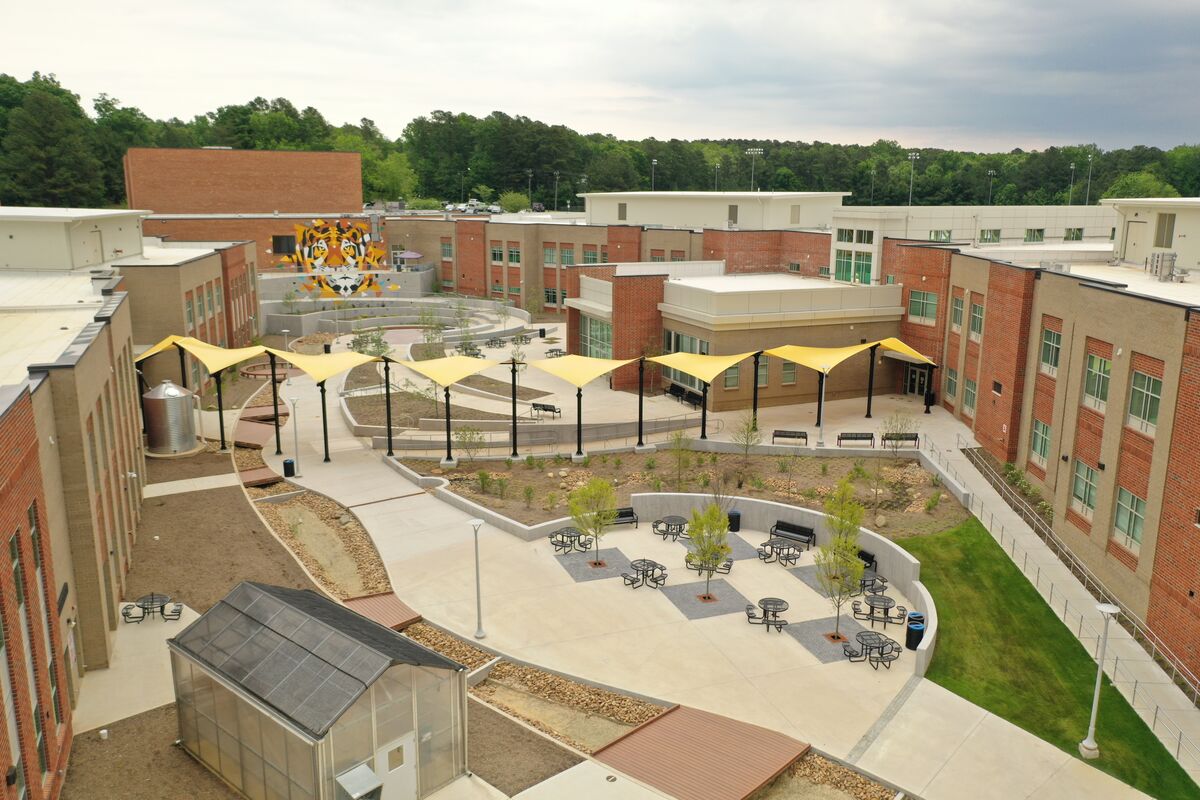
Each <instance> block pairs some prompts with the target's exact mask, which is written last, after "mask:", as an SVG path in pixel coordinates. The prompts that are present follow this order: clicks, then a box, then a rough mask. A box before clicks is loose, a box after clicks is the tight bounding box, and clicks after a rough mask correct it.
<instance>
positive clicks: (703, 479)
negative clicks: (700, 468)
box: [700, 472, 712, 489]
mask: <svg viewBox="0 0 1200 800" xmlns="http://www.w3.org/2000/svg"><path fill="white" fill-rule="evenodd" d="M710 483H712V477H711V476H709V474H708V473H707V472H705V473H703V474H702V475H701V476H700V488H701V489H707V488H708V485H709V484H710Z"/></svg>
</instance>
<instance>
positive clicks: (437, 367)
mask: <svg viewBox="0 0 1200 800" xmlns="http://www.w3.org/2000/svg"><path fill="white" fill-rule="evenodd" d="M392 363H393V364H400V365H402V366H405V367H408V368H409V369H411V370H412V371H413V372H418V373H420V374H421V375H424V376H425V377H426V378H429V380H431V381H433V382H434V383H436V384H437V385H438V386H449V385H450V384H452V383H458V382H459V381H461V380H462V379H463V378H466V377H467V376H469V375H474V374H475V373H477V372H483V371H484V370H485V369H487V368H488V367H494V366H496V365H497V364H498V363H500V362H498V361H489V360H487V359H486V358H471V357H470V356H446V357H445V358H431V359H429V360H428V361H393V362H392Z"/></svg>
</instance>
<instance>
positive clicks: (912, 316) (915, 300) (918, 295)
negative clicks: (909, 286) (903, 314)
mask: <svg viewBox="0 0 1200 800" xmlns="http://www.w3.org/2000/svg"><path fill="white" fill-rule="evenodd" d="M908 318H909V320H911V321H913V322H919V323H921V324H922V325H933V324H934V323H935V322H937V295H936V294H934V293H933V292H916V291H913V292H909V293H908Z"/></svg>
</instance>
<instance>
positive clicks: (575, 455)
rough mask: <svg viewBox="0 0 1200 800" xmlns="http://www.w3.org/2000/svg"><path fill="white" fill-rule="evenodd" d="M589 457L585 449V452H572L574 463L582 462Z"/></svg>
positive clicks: (572, 461)
mask: <svg viewBox="0 0 1200 800" xmlns="http://www.w3.org/2000/svg"><path fill="white" fill-rule="evenodd" d="M587 458H588V454H587V451H583V452H579V453H572V454H571V463H572V464H581V463H583V462H584V461H585V460H586V459H587Z"/></svg>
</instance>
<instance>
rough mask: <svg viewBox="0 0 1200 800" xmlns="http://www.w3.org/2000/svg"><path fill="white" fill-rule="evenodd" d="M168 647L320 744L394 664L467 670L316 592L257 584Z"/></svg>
mask: <svg viewBox="0 0 1200 800" xmlns="http://www.w3.org/2000/svg"><path fill="white" fill-rule="evenodd" d="M170 643H171V645H172V646H173V647H175V648H176V649H178V650H179V651H180V652H182V653H184V654H186V655H187V656H188V657H190V658H191V659H193V660H194V661H196V662H197V663H199V664H201V665H203V666H204V667H207V668H208V669H210V670H212V671H214V672H216V673H217V674H219V675H221V676H223V677H225V678H226V679H228V680H229V681H231V682H232V683H233V684H234V685H236V686H237V687H239V688H240V689H241V690H242V691H243V692H245V693H246V694H248V695H250V696H251V697H253V698H254V699H256V700H258V701H259V702H261V703H263V704H265V705H267V706H269V707H271V708H273V709H275V710H276V711H278V712H279V713H280V714H281V715H282V716H283V717H285V718H286V719H287V720H288V721H289V722H291V723H292V724H293V725H294V726H295V727H297V728H298V729H300V730H302V731H304V732H305V733H307V734H308V735H310V736H311V737H312V738H314V739H320V738H321V737H323V736H324V735H325V734H326V733H328V732H329V729H330V728H331V727H333V724H334V723H335V722H337V720H338V719H339V718H340V717H341V716H342V714H343V713H345V711H346V709H348V708H349V707H350V706H351V705H352V704H353V703H354V702H355V701H356V700H357V699H358V698H359V697H361V696H362V694H363V693H364V692H365V691H366V690H367V687H369V686H370V685H371V684H373V683H374V682H375V681H376V680H377V679H378V678H379V676H380V675H382V674H383V673H384V671H386V670H387V669H388V668H389V667H391V666H393V665H396V664H411V665H414V666H421V667H433V668H436V669H452V670H460V669H462V666H460V665H459V664H456V663H455V662H453V661H451V660H450V659H448V658H446V657H444V656H442V655H439V654H438V653H435V652H434V651H432V650H429V649H428V648H425V647H422V646H421V645H420V644H417V643H416V642H414V641H413V640H411V639H409V638H407V637H404V636H401V635H400V634H398V633H396V632H395V631H391V630H388V629H387V628H385V627H383V626H382V625H380V624H379V623H377V622H373V621H371V620H369V619H367V618H366V617H364V616H362V615H361V614H357V613H355V612H354V611H351V610H350V609H348V608H346V607H345V606H342V605H340V604H339V603H335V602H333V601H332V600H329V599H328V598H326V597H323V596H321V595H319V594H317V593H316V592H313V591H311V590H308V589H286V588H283V587H280V586H270V585H267V584H263V583H254V582H251V581H243V582H242V583H239V584H238V585H237V586H235V587H234V589H233V591H231V592H230V593H229V594H228V595H226V596H225V598H224V599H222V600H221V601H220V602H218V603H217V604H216V605H215V606H213V607H212V608H211V609H209V610H208V611H206V612H205V613H204V614H202V615H201V616H200V618H199V619H197V620H196V621H195V622H193V623H192V624H191V625H189V626H188V627H187V628H186V629H185V630H184V631H183V632H182V633H180V634H179V635H178V636H176V637H175V638H174V639H171V640H170Z"/></svg>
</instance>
